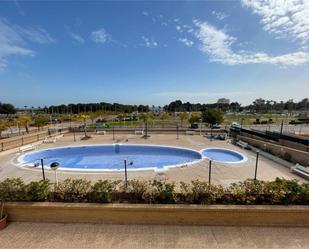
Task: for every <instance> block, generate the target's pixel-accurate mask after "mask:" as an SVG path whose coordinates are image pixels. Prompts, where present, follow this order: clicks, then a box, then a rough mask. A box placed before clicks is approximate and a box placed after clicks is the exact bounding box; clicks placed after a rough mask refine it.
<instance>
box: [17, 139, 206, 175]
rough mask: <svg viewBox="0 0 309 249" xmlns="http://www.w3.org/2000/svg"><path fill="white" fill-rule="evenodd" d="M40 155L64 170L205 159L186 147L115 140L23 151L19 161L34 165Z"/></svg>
mask: <svg viewBox="0 0 309 249" xmlns="http://www.w3.org/2000/svg"><path fill="white" fill-rule="evenodd" d="M41 158H43V159H44V160H43V161H44V165H45V167H46V168H49V165H50V164H51V163H52V162H55V161H56V162H58V163H59V164H60V169H62V170H88V171H108V170H123V169H124V160H126V161H127V168H128V170H141V169H155V170H160V169H166V168H169V167H175V166H180V165H184V164H188V163H193V162H196V161H198V160H201V159H202V155H201V153H199V152H198V151H195V150H191V149H186V148H177V147H167V146H153V145H127V144H126V145H119V144H115V145H91V146H78V147H59V148H53V149H47V150H40V151H35V152H30V153H27V154H24V155H22V156H20V157H19V158H18V161H19V162H20V163H21V164H22V165H24V166H31V167H33V165H34V164H35V163H39V162H40V159H41Z"/></svg>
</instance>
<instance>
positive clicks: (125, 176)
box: [124, 159, 133, 187]
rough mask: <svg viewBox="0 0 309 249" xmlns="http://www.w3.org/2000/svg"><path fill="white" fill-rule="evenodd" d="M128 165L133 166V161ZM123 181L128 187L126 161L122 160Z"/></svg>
mask: <svg viewBox="0 0 309 249" xmlns="http://www.w3.org/2000/svg"><path fill="white" fill-rule="evenodd" d="M129 165H133V161H131V162H129ZM124 180H125V184H126V187H127V186H128V170H127V159H124Z"/></svg>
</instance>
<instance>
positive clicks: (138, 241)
mask: <svg viewBox="0 0 309 249" xmlns="http://www.w3.org/2000/svg"><path fill="white" fill-rule="evenodd" d="M308 232H309V228H296V227H285V228H281V227H222V226H148V225H147V226H146V225H102V224H60V223H18V222H13V223H11V224H9V226H8V227H7V228H6V229H4V230H2V231H0V245H1V248H3V249H28V248H29V249H30V248H31V249H37V248H39V249H49V248H50V249H54V248H59V249H60V248H61V249H79V248H82V249H88V248H89V249H99V248H104V249H112V248H113V249H117V248H119V249H127V248H132V249H133V248H134V249H152V248H168V249H236V248H245V249H270V248H278V249H279V248H280V249H306V248H309V236H308Z"/></svg>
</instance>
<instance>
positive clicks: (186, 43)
mask: <svg viewBox="0 0 309 249" xmlns="http://www.w3.org/2000/svg"><path fill="white" fill-rule="evenodd" d="M178 41H180V42H181V43H183V44H185V45H186V46H187V47H192V46H193V44H194V42H193V41H191V40H189V39H188V38H179V39H178Z"/></svg>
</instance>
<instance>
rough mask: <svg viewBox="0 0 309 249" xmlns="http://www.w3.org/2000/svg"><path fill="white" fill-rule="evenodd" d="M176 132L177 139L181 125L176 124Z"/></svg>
mask: <svg viewBox="0 0 309 249" xmlns="http://www.w3.org/2000/svg"><path fill="white" fill-rule="evenodd" d="M176 132H177V139H179V126H178V124H177V126H176Z"/></svg>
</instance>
